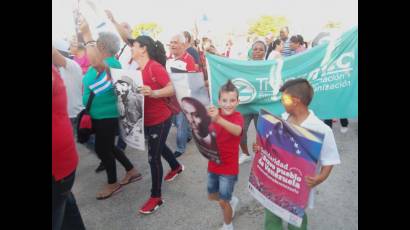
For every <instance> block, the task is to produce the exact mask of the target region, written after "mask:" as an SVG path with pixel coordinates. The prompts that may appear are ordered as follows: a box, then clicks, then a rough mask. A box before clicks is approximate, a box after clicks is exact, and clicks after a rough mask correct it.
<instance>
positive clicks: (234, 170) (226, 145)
mask: <svg viewBox="0 0 410 230" xmlns="http://www.w3.org/2000/svg"><path fill="white" fill-rule="evenodd" d="M219 115H220V116H221V117H222V118H224V119H225V120H227V121H229V122H231V123H233V124H235V125H239V126H241V128H243V117H242V115H241V114H240V113H239V112H234V113H232V114H230V115H223V114H222V112H221V110H220V109H219ZM212 124H213V127H214V129H215V132H216V144H217V146H218V150H219V154H220V155H221V163H220V164H219V165H218V164H217V163H215V162H213V161H209V162H208V171H209V172H211V173H215V174H223V175H238V173H239V163H238V161H239V144H240V143H241V136H242V134H241V135H239V136H235V135H232V134H231V133H229V132H228V131H227V130H226V129H224V128H223V127H222V126H220V125H218V124H217V123H212Z"/></svg>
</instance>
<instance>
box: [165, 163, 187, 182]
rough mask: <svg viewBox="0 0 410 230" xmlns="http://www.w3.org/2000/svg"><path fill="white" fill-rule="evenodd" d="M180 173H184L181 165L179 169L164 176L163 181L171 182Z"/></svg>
mask: <svg viewBox="0 0 410 230" xmlns="http://www.w3.org/2000/svg"><path fill="white" fill-rule="evenodd" d="M182 171H184V166H183V165H182V164H180V165H179V167H178V168H177V169H175V170H171V171H169V172H168V174H167V175H166V176H165V178H164V180H165V181H167V182H168V181H172V180H174V179H175V177H177V176H178V175H179V174H180V173H181V172H182Z"/></svg>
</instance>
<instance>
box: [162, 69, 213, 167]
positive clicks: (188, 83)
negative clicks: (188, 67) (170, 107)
mask: <svg viewBox="0 0 410 230" xmlns="http://www.w3.org/2000/svg"><path fill="white" fill-rule="evenodd" d="M170 77H171V81H172V84H173V86H174V89H175V91H176V97H177V99H178V103H179V105H180V106H181V110H182V112H183V113H184V115H185V117H186V118H187V120H188V123H189V125H190V127H191V129H192V136H193V139H194V141H195V144H196V146H197V148H198V150H199V152H200V153H201V154H202V155H203V156H204V157H205V158H207V159H209V160H211V161H215V162H216V163H220V155H219V152H218V148H217V145H216V134H215V131H214V129H213V126H212V122H211V117H210V116H208V112H207V108H208V106H209V105H210V99H209V93H208V90H207V88H206V87H205V83H204V79H203V74H202V73H171V74H170Z"/></svg>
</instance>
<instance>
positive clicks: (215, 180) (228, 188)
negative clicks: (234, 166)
mask: <svg viewBox="0 0 410 230" xmlns="http://www.w3.org/2000/svg"><path fill="white" fill-rule="evenodd" d="M236 181H238V175H218V174H215V173H211V172H208V194H211V193H219V199H222V200H225V201H230V200H231V198H232V193H233V188H234V186H235V182H236Z"/></svg>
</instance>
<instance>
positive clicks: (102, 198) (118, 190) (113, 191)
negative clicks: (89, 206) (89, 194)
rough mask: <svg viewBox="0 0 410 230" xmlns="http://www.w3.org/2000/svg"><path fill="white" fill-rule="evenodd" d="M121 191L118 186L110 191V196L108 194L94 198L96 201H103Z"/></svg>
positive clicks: (120, 187)
mask: <svg viewBox="0 0 410 230" xmlns="http://www.w3.org/2000/svg"><path fill="white" fill-rule="evenodd" d="M121 189H122V185H121V184H120V186H118V188H116V189H114V190H112V191H111V193H110V194H108V195H106V196H97V197H96V198H97V200H105V199H107V198H110V197H111V196H112V195H114V194H115V193H118V192H120V191H121Z"/></svg>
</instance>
